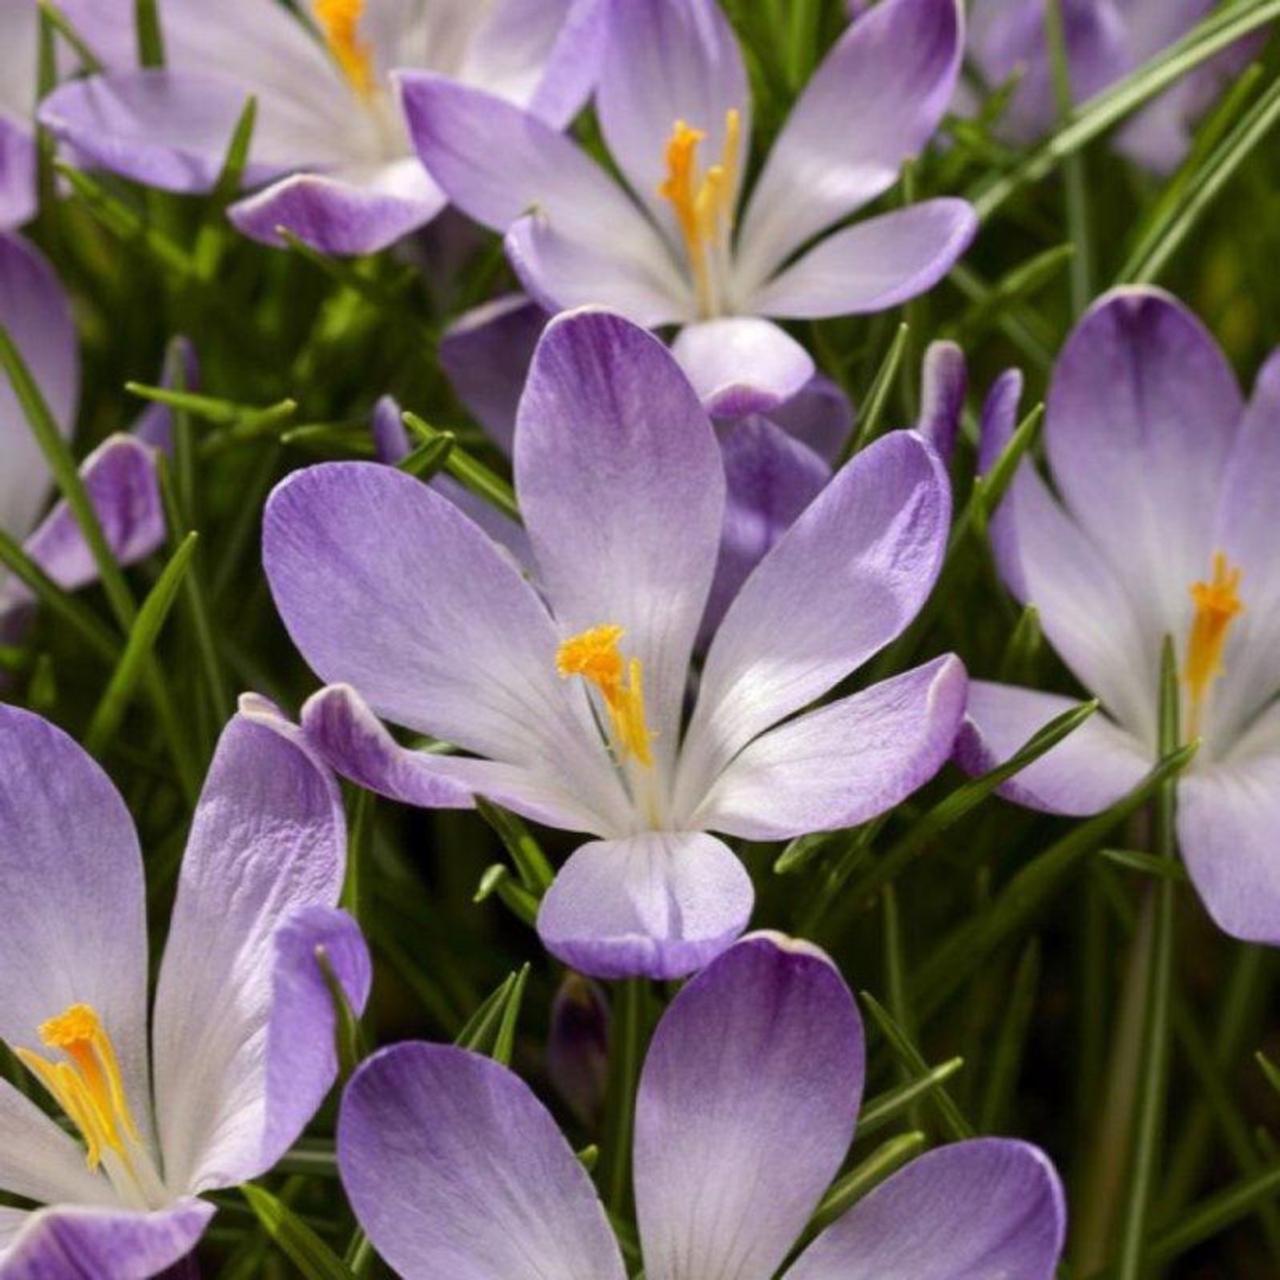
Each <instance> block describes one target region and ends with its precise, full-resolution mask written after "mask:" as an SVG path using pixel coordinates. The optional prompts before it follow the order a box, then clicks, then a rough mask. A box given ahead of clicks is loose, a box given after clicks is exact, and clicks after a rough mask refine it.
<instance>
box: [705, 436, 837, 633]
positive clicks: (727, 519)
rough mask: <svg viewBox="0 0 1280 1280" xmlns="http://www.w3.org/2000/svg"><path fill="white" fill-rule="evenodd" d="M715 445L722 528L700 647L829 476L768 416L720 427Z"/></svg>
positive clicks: (820, 462)
mask: <svg viewBox="0 0 1280 1280" xmlns="http://www.w3.org/2000/svg"><path fill="white" fill-rule="evenodd" d="M720 450H721V453H722V455H723V458H724V473H725V483H726V486H727V488H726V494H725V512H724V530H723V533H722V535H721V539H720V558H719V560H718V561H717V562H716V574H715V579H714V581H713V582H712V584H711V595H710V597H709V598H708V600H707V608H706V612H705V613H704V614H703V617H702V626H701V628H700V636H701V640H700V643H701V644H703V645H704V646H705V644H706V642H707V641H709V640H710V638H711V636H712V635H714V633H715V630H716V628H717V627H718V626H719V625H720V623H721V621H722V620H723V618H724V615H725V612H726V610H727V609H728V608H729V605H730V604H731V603H732V601H733V598H734V596H736V595H737V594H738V592H739V591H740V590H741V589H742V584H743V583H744V582H745V581H746V580H747V578H748V577H749V576H750V574H751V571H752V570H753V569H754V568H755V567H756V565H758V564H759V563H760V561H761V560H763V559H764V557H765V554H766V553H767V552H768V551H769V550H770V548H771V547H772V546H773V545H774V543H776V542H777V541H778V539H779V538H780V537H782V535H783V534H784V533H786V531H787V530H788V529H789V528H791V526H792V525H793V524H794V523H795V522H796V520H797V518H798V517H799V515H800V513H801V512H802V511H803V510H804V509H805V508H806V507H807V506H808V505H809V503H811V502H812V501H813V500H814V498H816V497H817V496H818V494H819V493H820V492H821V491H822V488H823V486H824V485H825V484H826V483H827V482H828V481H829V480H830V479H831V468H830V466H828V464H827V463H826V462H824V461H823V459H822V458H820V457H819V456H818V455H817V454H816V453H814V451H813V450H812V449H810V448H809V447H808V445H805V444H802V443H801V442H800V441H799V440H796V439H793V438H792V437H791V436H790V435H788V434H787V432H785V431H784V430H783V429H782V428H781V427H778V426H775V425H774V423H772V422H770V421H769V420H768V419H767V418H761V417H759V416H753V417H750V418H744V419H742V421H740V422H734V423H732V424H730V425H729V426H726V427H724V428H722V429H721V431H720Z"/></svg>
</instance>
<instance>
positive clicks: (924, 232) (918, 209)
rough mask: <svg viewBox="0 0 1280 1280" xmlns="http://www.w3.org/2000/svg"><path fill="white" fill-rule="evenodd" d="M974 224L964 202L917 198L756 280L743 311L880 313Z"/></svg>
mask: <svg viewBox="0 0 1280 1280" xmlns="http://www.w3.org/2000/svg"><path fill="white" fill-rule="evenodd" d="M977 230H978V219H977V215H976V214H975V213H974V211H973V206H972V205H970V204H969V203H968V202H967V201H965V200H949V199H948V200H925V201H922V202H921V203H920V204H913V205H909V206H908V207H907V208H905V209H895V210H894V211H893V212H892V213H882V214H880V215H879V217H875V218H868V219H866V220H865V221H864V222H856V223H854V225H853V226H851V227H847V228H846V229H845V230H843V231H837V232H835V234H834V235H830V236H828V237H827V238H826V239H825V240H821V241H819V242H818V244H817V246H816V247H815V248H813V249H810V250H809V252H808V253H806V254H805V255H804V256H803V257H801V258H800V259H799V261H797V262H795V263H794V264H793V265H791V266H789V267H786V268H785V269H784V270H783V271H782V273H781V274H780V275H777V276H775V277H774V278H773V279H772V280H770V281H768V282H767V283H765V284H763V285H762V286H761V287H760V288H759V289H758V290H757V291H756V293H755V295H754V297H753V298H752V300H751V303H750V306H751V309H752V310H753V311H758V312H759V313H760V314H761V315H766V316H776V317H779V318H782V319H787V320H819V319H822V318H823V317H825V316H845V315H860V314H865V313H868V312H873V311H886V310H888V309H889V308H890V307H895V306H897V305H898V304H899V303H900V302H906V301H907V300H908V299H909V298H914V297H916V296H917V295H919V294H921V293H924V292H925V291H926V290H928V289H931V288H933V286H934V285H935V284H937V283H938V281H939V280H941V279H942V277H943V276H945V275H946V274H947V272H949V271H950V270H951V268H952V267H953V266H955V264H956V262H957V260H958V259H959V258H960V257H961V255H962V254H963V253H964V251H965V250H966V249H967V248H968V247H969V245H970V244H971V243H972V241H973V237H974V236H975V235H976V234H977Z"/></svg>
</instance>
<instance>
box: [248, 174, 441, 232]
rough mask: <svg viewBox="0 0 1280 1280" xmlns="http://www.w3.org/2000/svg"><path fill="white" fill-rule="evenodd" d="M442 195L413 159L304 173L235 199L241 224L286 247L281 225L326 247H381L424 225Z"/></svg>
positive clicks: (439, 203) (434, 214)
mask: <svg viewBox="0 0 1280 1280" xmlns="http://www.w3.org/2000/svg"><path fill="white" fill-rule="evenodd" d="M445 203H446V201H445V195H444V192H442V191H441V190H440V188H439V187H437V186H436V184H435V183H434V182H433V181H432V180H431V178H430V177H428V176H427V174H426V173H425V172H424V171H423V168H422V165H421V164H420V163H419V162H418V160H417V159H416V158H413V157H407V158H405V159H403V160H391V161H387V162H386V163H382V164H375V163H371V164H364V165H348V166H346V167H345V168H342V169H337V170H333V171H331V172H329V173H300V174H295V175H293V176H292V177H289V178H284V179H282V180H281V181H280V182H276V183H273V184H272V185H271V186H269V187H267V188H266V189H265V190H263V191H259V192H258V193H257V194H255V195H252V196H249V197H247V198H246V199H244V200H241V201H239V202H238V203H236V204H233V205H232V206H231V207H230V208H229V209H228V210H227V217H228V218H230V219H231V223H232V225H233V226H235V227H236V229H237V230H239V231H241V232H243V233H244V234H245V235H247V236H249V237H251V238H252V239H254V240H260V241H262V242H263V243H264V244H271V245H276V246H282V245H283V244H284V243H285V241H284V240H283V239H282V238H281V236H280V234H279V231H280V229H281V228H284V229H285V230H286V231H289V232H292V233H293V234H294V235H295V236H297V237H298V239H299V240H302V241H304V242H305V243H306V244H309V245H310V246H311V247H312V248H313V249H319V250H320V252H321V253H332V254H340V255H344V254H364V253H377V252H379V251H380V250H382V249H385V248H387V247H388V246H390V245H393V244H395V243H396V242H397V241H398V240H402V239H403V238H404V237H405V236H407V235H408V234H409V233H410V232H411V231H416V230H418V228H419V227H423V226H425V225H426V224H427V223H428V222H430V221H431V219H432V218H434V217H435V216H436V214H438V213H439V212H440V210H441V209H443V208H444V206H445Z"/></svg>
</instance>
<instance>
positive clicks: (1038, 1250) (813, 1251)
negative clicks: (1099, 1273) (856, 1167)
mask: <svg viewBox="0 0 1280 1280" xmlns="http://www.w3.org/2000/svg"><path fill="white" fill-rule="evenodd" d="M1066 1217H1067V1210H1066V1202H1065V1198H1064V1196H1063V1191H1062V1185H1061V1183H1060V1182H1059V1180H1058V1175H1057V1173H1056V1172H1055V1171H1054V1168H1053V1166H1052V1165H1051V1164H1050V1163H1049V1160H1048V1158H1047V1157H1046V1156H1045V1155H1044V1154H1043V1153H1042V1152H1040V1151H1039V1150H1037V1149H1036V1148H1035V1147H1031V1146H1028V1145H1026V1144H1025V1143H1022V1142H1011V1141H1008V1140H1006V1139H1002V1138H979V1139H976V1140H974V1141H970V1142H957V1143H955V1144H953V1145H952V1146H948V1147H940V1148H938V1149H937V1150H936V1151H930V1152H929V1153H928V1154H927V1155H923V1156H921V1157H920V1158H919V1159H918V1160H913V1161H912V1162H911V1163H910V1164H909V1165H907V1167H906V1168H905V1169H902V1170H900V1171H899V1172H898V1173H896V1174H894V1176H893V1177H892V1178H890V1179H889V1180H888V1181H887V1182H885V1183H883V1184H882V1185H881V1186H879V1187H877V1188H876V1189H875V1190H874V1191H873V1192H872V1193H871V1194H870V1195H869V1196H867V1197H866V1199H865V1200H860V1201H859V1202H858V1203H857V1204H856V1205H854V1207H853V1208H852V1209H850V1210H849V1212H848V1213H846V1214H845V1215H844V1217H842V1218H840V1219H839V1220H838V1221H837V1222H836V1223H835V1225H834V1226H831V1227H828V1228H827V1230H826V1231H824V1232H823V1233H822V1235H820V1236H819V1237H818V1239H817V1240H815V1241H814V1242H813V1244H812V1245H810V1246H809V1248H808V1249H807V1250H805V1252H804V1253H803V1254H802V1255H801V1257H800V1260H799V1261H798V1262H797V1263H796V1264H795V1266H793V1267H792V1268H791V1270H790V1271H788V1272H787V1280H888V1278H889V1277H890V1276H893V1277H897V1276H903V1277H906V1276H910V1277H911V1280H979V1278H980V1277H981V1278H982V1280H988V1278H994V1277H996V1276H1008V1277H1010V1278H1011V1280H1013V1278H1014V1277H1016V1280H1052V1276H1053V1274H1054V1269H1055V1268H1056V1266H1057V1263H1058V1259H1059V1258H1060V1256H1061V1254H1062V1242H1063V1236H1064V1235H1065V1232H1066Z"/></svg>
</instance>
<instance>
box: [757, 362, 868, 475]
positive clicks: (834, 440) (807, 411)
mask: <svg viewBox="0 0 1280 1280" xmlns="http://www.w3.org/2000/svg"><path fill="white" fill-rule="evenodd" d="M769 417H770V418H771V419H772V420H773V421H774V422H776V423H777V424H778V426H780V427H781V428H782V429H783V430H784V431H785V432H786V433H787V434H788V435H791V436H794V437H795V438H796V439H797V440H799V441H800V442H801V443H802V444H806V445H808V446H809V448H810V449H812V450H813V451H814V453H816V454H817V455H818V456H819V457H820V458H822V459H824V460H825V461H827V462H834V461H835V460H836V458H837V457H839V455H840V450H841V449H843V448H844V445H845V442H846V441H847V440H848V439H849V433H850V431H852V430H853V417H854V411H853V405H852V404H850V402H849V397H848V396H846V395H845V393H844V392H843V391H841V390H840V388H839V387H838V386H836V384H835V383H834V382H832V381H831V379H830V378H828V377H827V376H826V375H825V374H821V373H818V374H814V376H813V377H812V378H811V379H810V381H809V383H808V385H807V386H804V387H801V389H800V392H799V394H798V395H795V396H793V397H792V398H791V399H790V400H788V401H787V403H786V404H781V405H779V406H778V407H777V408H776V409H774V410H773V412H772V413H770V414H769Z"/></svg>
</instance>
